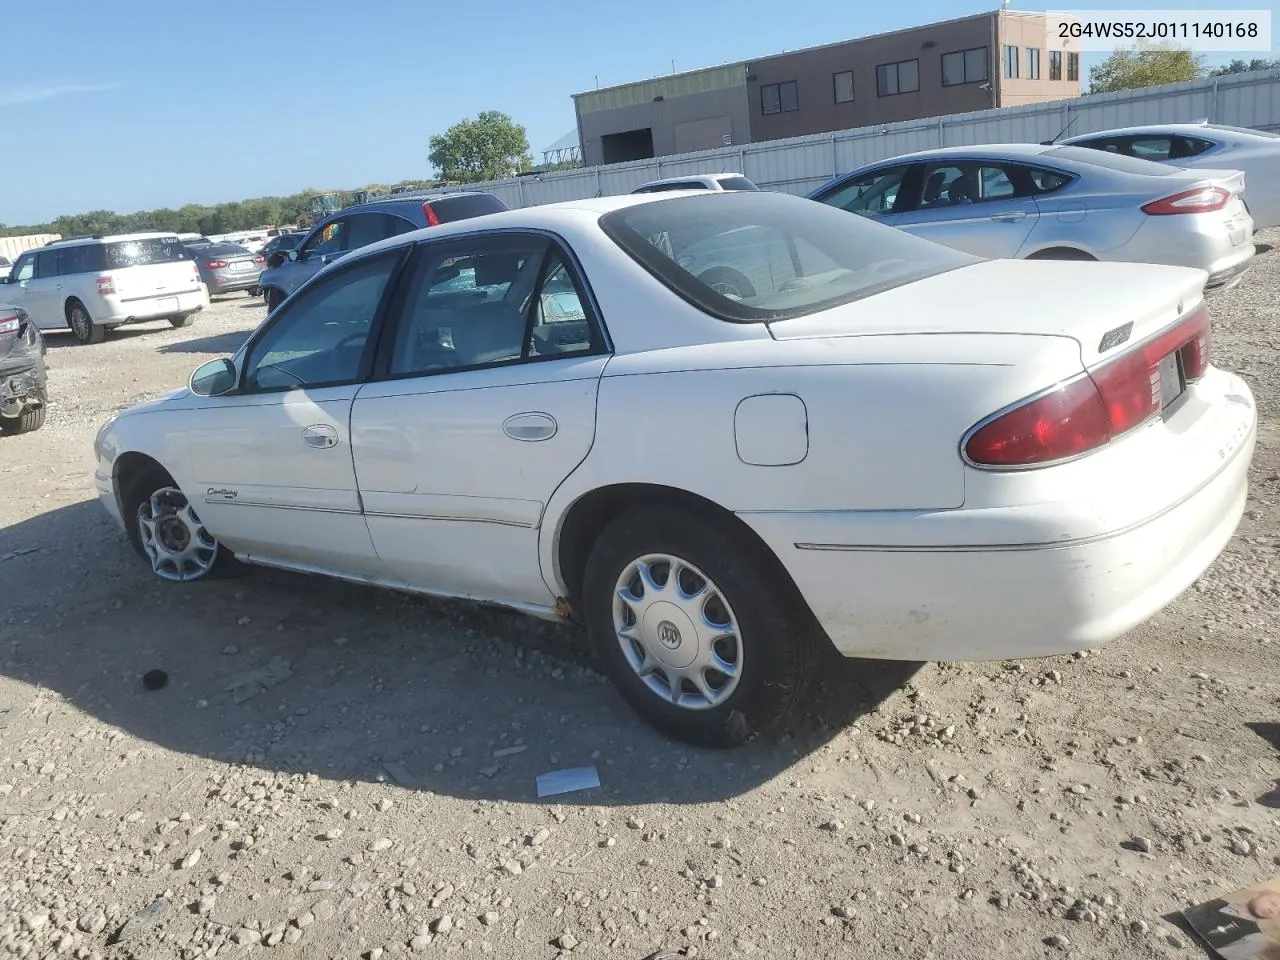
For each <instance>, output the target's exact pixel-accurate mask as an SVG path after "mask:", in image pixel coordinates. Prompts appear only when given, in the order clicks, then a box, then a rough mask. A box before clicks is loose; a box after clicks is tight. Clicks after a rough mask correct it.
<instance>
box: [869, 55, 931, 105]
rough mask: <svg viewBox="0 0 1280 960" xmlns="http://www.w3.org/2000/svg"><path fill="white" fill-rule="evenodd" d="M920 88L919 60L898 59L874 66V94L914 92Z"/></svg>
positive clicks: (886, 95) (883, 95)
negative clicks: (895, 61)
mask: <svg viewBox="0 0 1280 960" xmlns="http://www.w3.org/2000/svg"><path fill="white" fill-rule="evenodd" d="M919 89H920V61H919V60H900V61H898V62H897V63H882V64H880V65H879V66H878V67H876V94H877V95H878V96H881V97H891V96H894V95H895V94H899V93H914V92H915V91H917V90H919Z"/></svg>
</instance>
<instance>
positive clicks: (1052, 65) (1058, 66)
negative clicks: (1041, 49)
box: [1049, 50, 1062, 80]
mask: <svg viewBox="0 0 1280 960" xmlns="http://www.w3.org/2000/svg"><path fill="white" fill-rule="evenodd" d="M1049 79H1050V80H1061V79H1062V51H1061V50H1050V51H1049Z"/></svg>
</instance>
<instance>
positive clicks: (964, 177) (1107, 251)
mask: <svg viewBox="0 0 1280 960" xmlns="http://www.w3.org/2000/svg"><path fill="white" fill-rule="evenodd" d="M1244 190H1245V178H1244V174H1243V173H1241V172H1240V171H1238V170H1184V169H1181V168H1178V167H1172V166H1168V165H1166V164H1160V163H1152V162H1150V161H1148V160H1140V159H1137V158H1135V157H1127V156H1123V155H1117V154H1111V153H1104V152H1102V151H1098V150H1089V149H1086V148H1084V147H1070V146H1068V147H1063V146H1052V145H1034V144H996V145H987V146H975V147H956V148H951V149H941V150H926V151H922V152H920V153H913V154H907V155H905V156H900V157H894V158H893V159H891V160H884V161H881V162H880V163H876V164H872V165H870V166H867V167H863V168H861V169H859V170H855V171H853V172H852V173H849V174H846V175H844V176H842V177H838V178H836V179H835V180H832V181H830V182H829V183H826V184H824V185H823V186H821V187H819V188H818V189H816V190H814V191H812V192H811V193H810V194H809V197H810V199H812V200H817V201H819V202H821V203H826V204H830V205H832V206H836V207H841V208H843V209H845V210H848V211H850V212H852V213H857V214H861V215H862V216H867V217H872V218H874V219H876V220H879V221H880V222H882V223H886V224H889V225H890V226H895V227H898V228H900V229H902V230H905V231H907V232H908V233H913V234H916V235H917V236H921V237H926V238H927V239H930V240H934V241H937V242H938V243H944V244H946V245H948V246H951V247H955V248H956V249H959V250H964V251H966V252H968V253H973V254H976V255H978V256H982V257H990V258H1010V259H1011V258H1025V259H1068V260H1119V261H1127V262H1142V263H1165V264H1171V265H1175V266H1187V267H1198V268H1199V269H1201V270H1204V271H1205V272H1207V273H1208V274H1209V277H1208V281H1207V283H1206V287H1205V288H1206V290H1216V289H1225V288H1227V287H1230V286H1234V285H1235V284H1236V283H1238V282H1239V280H1240V278H1241V277H1242V276H1243V275H1244V273H1245V271H1246V270H1248V268H1249V266H1250V264H1251V262H1252V260H1253V256H1254V246H1253V219H1252V217H1250V215H1249V212H1248V210H1247V209H1246V207H1245V205H1244V202H1243V196H1244Z"/></svg>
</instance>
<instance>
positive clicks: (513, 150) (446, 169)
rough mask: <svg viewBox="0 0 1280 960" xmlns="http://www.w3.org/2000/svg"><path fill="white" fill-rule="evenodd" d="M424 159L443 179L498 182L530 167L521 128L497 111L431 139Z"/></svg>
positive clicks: (466, 181)
mask: <svg viewBox="0 0 1280 960" xmlns="http://www.w3.org/2000/svg"><path fill="white" fill-rule="evenodd" d="M430 147H431V152H430V153H429V154H428V157H427V158H428V159H429V160H430V161H431V165H432V166H434V167H435V168H436V169H437V170H438V171H439V172H440V176H441V178H442V179H444V180H457V181H460V182H462V183H479V182H480V181H482V180H499V179H501V178H503V177H509V176H511V175H512V174H516V173H519V172H521V171H523V170H527V169H529V168H530V167H531V166H533V157H532V156H530V154H529V138H528V137H527V136H526V135H525V130H524V127H522V126H520V125H519V124H518V123H516V122H514V121H513V120H512V119H511V118H510V117H509V116H507V115H506V114H505V113H502V112H501V111H499V110H484V111H481V113H480V114H479V115H477V116H476V118H475V119H474V120H473V119H471V118H467V119H466V120H461V121H459V122H458V123H455V124H454V125H453V126H452V127H450V128H449V129H448V130H446V131H445V132H444V133H438V134H436V135H435V136H433V137H432V138H431V141H430Z"/></svg>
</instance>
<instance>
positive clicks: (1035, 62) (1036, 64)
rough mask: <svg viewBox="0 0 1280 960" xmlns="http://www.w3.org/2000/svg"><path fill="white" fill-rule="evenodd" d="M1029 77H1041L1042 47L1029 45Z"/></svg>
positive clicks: (1034, 78)
mask: <svg viewBox="0 0 1280 960" xmlns="http://www.w3.org/2000/svg"><path fill="white" fill-rule="evenodd" d="M1027 79H1028V80H1039V79H1040V48H1039V47H1027Z"/></svg>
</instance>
